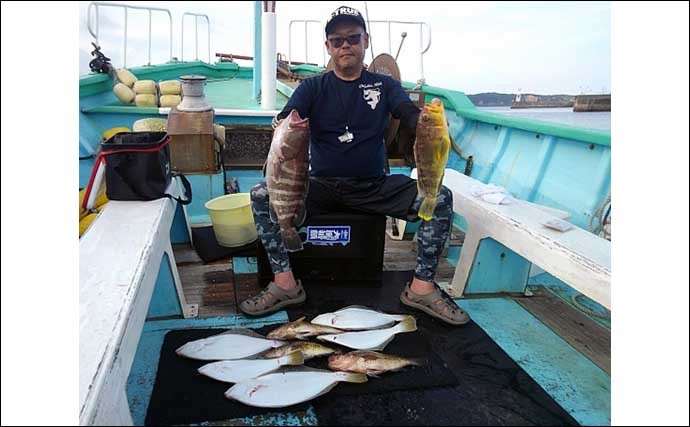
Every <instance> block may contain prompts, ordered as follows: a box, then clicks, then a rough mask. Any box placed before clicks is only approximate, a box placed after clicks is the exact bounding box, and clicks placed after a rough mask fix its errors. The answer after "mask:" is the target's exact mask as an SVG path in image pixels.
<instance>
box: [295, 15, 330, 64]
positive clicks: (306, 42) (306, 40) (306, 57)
mask: <svg viewBox="0 0 690 427" xmlns="http://www.w3.org/2000/svg"><path fill="white" fill-rule="evenodd" d="M296 22H303V23H304V62H309V38H308V37H307V26H308V24H309V23H310V22H311V23H316V24H319V25H320V27H321V34H322V35H323V34H324V26H323V23H322V22H321V21H317V20H314V19H297V20H293V21H290V25H289V26H288V65H292V24H294V23H296ZM322 37H323V36H322ZM323 66H324V67H325V66H326V46H325V45H324V47H323Z"/></svg>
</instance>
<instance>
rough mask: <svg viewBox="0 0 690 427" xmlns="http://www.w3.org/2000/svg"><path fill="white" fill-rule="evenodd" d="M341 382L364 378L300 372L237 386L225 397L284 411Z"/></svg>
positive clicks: (320, 371) (255, 380) (283, 373)
mask: <svg viewBox="0 0 690 427" xmlns="http://www.w3.org/2000/svg"><path fill="white" fill-rule="evenodd" d="M343 381H344V382H350V383H364V382H367V377H366V375H364V374H354V373H350V372H331V371H324V370H320V369H311V368H301V369H299V370H293V371H287V372H277V373H275V374H268V375H264V376H262V377H259V378H255V379H252V380H247V381H243V382H240V383H237V384H235V385H234V386H232V387H231V388H229V389H228V391H226V392H225V397H227V398H228V399H234V400H237V401H240V402H242V403H244V404H245V405H249V406H258V407H261V408H284V407H286V406H291V405H295V404H298V403H302V402H307V401H309V400H311V399H313V398H315V397H317V396H321V395H322V394H325V393H328V392H329V391H330V390H331V389H332V388H333V387H335V386H336V385H337V384H338V383H339V382H343Z"/></svg>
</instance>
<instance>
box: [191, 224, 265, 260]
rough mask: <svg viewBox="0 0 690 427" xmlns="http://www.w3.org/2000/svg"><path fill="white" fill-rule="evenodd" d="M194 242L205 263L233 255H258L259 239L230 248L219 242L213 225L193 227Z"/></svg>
mask: <svg viewBox="0 0 690 427" xmlns="http://www.w3.org/2000/svg"><path fill="white" fill-rule="evenodd" d="M192 242H193V243H194V249H195V250H196V253H197V254H198V255H199V258H201V260H202V261H203V262H204V263H209V262H213V261H218V260H219V259H225V258H230V257H233V256H238V257H250V256H256V248H257V241H256V240H255V241H253V242H251V243H248V244H246V245H244V246H238V247H236V248H228V247H225V246H221V245H219V244H218V240H216V235H215V234H214V232H213V227H211V226H208V227H193V228H192Z"/></svg>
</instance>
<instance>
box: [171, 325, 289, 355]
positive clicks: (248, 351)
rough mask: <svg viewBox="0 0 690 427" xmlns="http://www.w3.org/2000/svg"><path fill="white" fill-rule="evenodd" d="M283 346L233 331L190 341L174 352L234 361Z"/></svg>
mask: <svg viewBox="0 0 690 427" xmlns="http://www.w3.org/2000/svg"><path fill="white" fill-rule="evenodd" d="M283 345H285V342H283V341H276V340H268V339H266V338H263V337H262V336H260V335H258V334H257V333H255V332H251V331H247V330H238V329H235V330H230V331H227V332H224V333H222V334H218V335H213V336H211V337H208V338H202V339H199V340H195V341H190V342H188V343H187V344H184V345H183V346H181V347H179V348H178V349H177V350H175V352H176V353H177V354H178V355H180V356H184V357H188V358H190V359H197V360H235V359H245V358H248V357H252V356H256V355H257V354H259V353H263V352H264V351H266V350H269V349H272V348H277V347H281V346H283Z"/></svg>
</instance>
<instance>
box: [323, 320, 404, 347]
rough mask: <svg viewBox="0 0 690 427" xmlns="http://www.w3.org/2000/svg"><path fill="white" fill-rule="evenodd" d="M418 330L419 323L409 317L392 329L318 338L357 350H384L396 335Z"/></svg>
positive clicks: (344, 333) (345, 333)
mask: <svg viewBox="0 0 690 427" xmlns="http://www.w3.org/2000/svg"><path fill="white" fill-rule="evenodd" d="M416 330H417V321H416V320H415V318H414V317H409V318H407V319H405V320H403V321H402V322H400V323H398V324H397V325H395V326H393V327H392V328H388V329H375V330H372V331H357V332H343V333H342V334H335V335H320V336H318V337H316V338H317V339H319V340H321V341H328V342H332V343H335V344H340V345H344V346H345V347H350V348H354V349H356V350H379V351H380V350H383V349H384V348H385V347H386V346H387V345H388V343H390V342H391V341H393V338H394V337H395V335H396V334H400V333H404V332H413V331H416Z"/></svg>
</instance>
